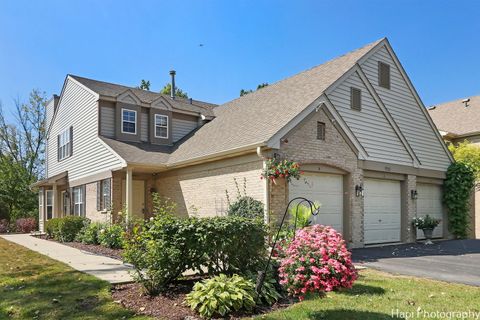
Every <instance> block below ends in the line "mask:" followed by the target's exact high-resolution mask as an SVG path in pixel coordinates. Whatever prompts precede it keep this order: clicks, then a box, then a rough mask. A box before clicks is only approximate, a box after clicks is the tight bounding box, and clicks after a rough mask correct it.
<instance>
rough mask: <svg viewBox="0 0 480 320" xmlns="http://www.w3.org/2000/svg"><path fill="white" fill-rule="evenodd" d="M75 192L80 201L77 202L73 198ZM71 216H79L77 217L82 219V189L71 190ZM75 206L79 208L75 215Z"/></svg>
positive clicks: (83, 203)
mask: <svg viewBox="0 0 480 320" xmlns="http://www.w3.org/2000/svg"><path fill="white" fill-rule="evenodd" d="M75 192H78V194H79V199H80V201H79V202H77V197H76V196H75ZM72 193H73V215H74V216H79V217H82V216H83V212H82V211H83V210H82V209H83V206H84V205H85V201H84V199H83V190H82V187H81V186H80V187H74V188H73V192H72ZM77 205H78V207H79V212H78V213H77V212H76V211H77V210H76V209H77Z"/></svg>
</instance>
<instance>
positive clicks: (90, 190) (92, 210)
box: [85, 182, 111, 223]
mask: <svg viewBox="0 0 480 320" xmlns="http://www.w3.org/2000/svg"><path fill="white" fill-rule="evenodd" d="M85 217H87V218H88V219H90V220H91V221H95V222H105V223H109V222H111V213H110V212H101V211H97V182H93V183H88V184H86V185H85Z"/></svg>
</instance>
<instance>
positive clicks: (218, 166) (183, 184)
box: [156, 154, 264, 217]
mask: <svg viewBox="0 0 480 320" xmlns="http://www.w3.org/2000/svg"><path fill="white" fill-rule="evenodd" d="M262 164H263V162H262V160H261V159H260V158H259V157H258V156H257V155H256V154H251V155H248V156H240V157H235V158H232V159H227V160H221V161H215V162H211V163H205V164H201V165H196V166H191V167H188V168H183V169H178V170H174V171H169V172H166V173H164V174H161V175H160V176H159V177H158V178H157V184H156V186H157V191H158V193H159V194H160V195H162V196H164V197H168V198H170V199H172V200H173V201H175V202H176V203H177V205H178V214H179V215H180V216H186V215H187V214H188V215H198V216H202V217H206V216H218V215H225V213H226V210H227V208H228V203H227V197H226V193H225V190H228V193H229V195H230V199H231V201H232V202H233V201H235V199H236V197H237V189H236V187H235V182H234V178H236V179H237V182H238V185H239V187H240V191H241V192H242V193H243V183H244V179H246V193H247V195H248V196H251V197H253V198H254V199H257V200H260V201H262V202H264V182H263V181H262V180H261V179H260V175H261V171H262Z"/></svg>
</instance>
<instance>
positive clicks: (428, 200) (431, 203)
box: [417, 183, 444, 239]
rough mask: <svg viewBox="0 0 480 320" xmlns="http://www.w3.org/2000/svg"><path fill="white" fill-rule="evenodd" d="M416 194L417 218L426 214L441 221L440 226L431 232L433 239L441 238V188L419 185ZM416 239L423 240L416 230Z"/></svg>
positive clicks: (432, 185) (420, 232)
mask: <svg viewBox="0 0 480 320" xmlns="http://www.w3.org/2000/svg"><path fill="white" fill-rule="evenodd" d="M417 192H418V198H417V216H418V217H424V216H426V215H427V214H428V215H429V216H431V217H434V218H436V219H441V220H442V222H441V223H440V225H439V226H438V227H436V228H435V229H434V230H433V237H434V238H441V237H443V219H444V217H443V205H442V186H438V185H434V184H423V183H419V184H417ZM417 239H424V236H423V231H422V230H417Z"/></svg>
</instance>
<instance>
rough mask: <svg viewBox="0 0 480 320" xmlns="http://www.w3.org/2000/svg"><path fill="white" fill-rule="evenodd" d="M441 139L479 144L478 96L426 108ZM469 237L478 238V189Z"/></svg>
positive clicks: (473, 200) (474, 199) (479, 230)
mask: <svg viewBox="0 0 480 320" xmlns="http://www.w3.org/2000/svg"><path fill="white" fill-rule="evenodd" d="M428 112H429V114H430V116H431V117H432V119H433V121H434V122H435V124H436V126H437V128H438V130H440V134H441V135H442V137H443V139H444V140H445V141H447V142H449V143H453V144H457V143H459V142H463V141H465V140H466V141H468V142H470V143H473V144H476V145H478V146H480V96H475V97H469V98H464V99H459V100H455V101H450V102H445V103H441V104H438V105H435V106H432V107H430V108H429V109H428ZM471 225H472V226H473V227H472V228H471V230H470V231H471V234H470V235H471V237H473V238H477V239H480V191H479V190H477V191H476V192H475V194H474V196H473V199H472V206H471Z"/></svg>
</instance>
